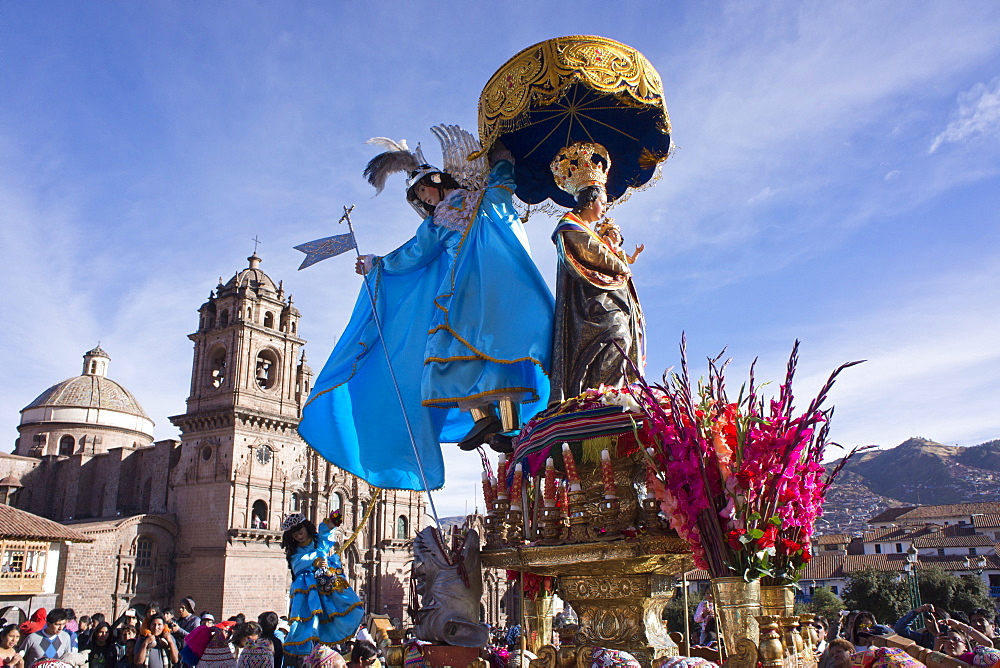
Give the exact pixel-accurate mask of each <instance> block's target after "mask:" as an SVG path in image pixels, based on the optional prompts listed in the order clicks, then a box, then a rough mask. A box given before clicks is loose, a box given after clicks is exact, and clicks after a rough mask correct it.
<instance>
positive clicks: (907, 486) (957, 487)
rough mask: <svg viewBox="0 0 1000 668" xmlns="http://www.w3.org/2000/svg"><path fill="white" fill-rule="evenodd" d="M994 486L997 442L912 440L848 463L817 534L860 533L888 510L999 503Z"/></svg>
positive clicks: (998, 471)
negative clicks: (960, 443)
mask: <svg viewBox="0 0 1000 668" xmlns="http://www.w3.org/2000/svg"><path fill="white" fill-rule="evenodd" d="M839 461H840V460H836V461H833V462H829V463H828V464H827V465H826V466H827V468H828V470H829V469H833V467H835V466H836V465H837V464H838V463H839ZM998 483H1000V440H992V441H986V442H985V443H980V444H979V445H972V446H962V445H944V444H943V443H938V442H936V441H932V440H930V439H927V438H924V437H920V436H915V437H912V438H908V439H906V440H905V441H903V442H902V443H900V444H899V445H897V446H895V447H892V448H885V449H877V450H869V451H867V452H863V453H860V454H858V455H857V456H856V457H854V458H853V459H852V460H851V461H850V462H848V463H847V465H846V466H845V467H844V469H843V471H842V472H841V474H840V476H839V477H838V478H837V481H836V482H835V483H834V484H833V485H832V486H831V487H830V492H829V493H828V495H827V500H826V503H825V504H824V508H823V516H822V517H821V518H820V520H819V523H818V526H817V528H816V533H817V534H833V533H859V532H860V531H863V530H864V529H866V528H868V527H867V520H868V518H870V517H872V516H874V515H876V514H877V513H879V512H881V511H883V510H885V509H886V508H890V507H898V506H931V505H943V504H949V503H969V502H978V501H1000V484H998Z"/></svg>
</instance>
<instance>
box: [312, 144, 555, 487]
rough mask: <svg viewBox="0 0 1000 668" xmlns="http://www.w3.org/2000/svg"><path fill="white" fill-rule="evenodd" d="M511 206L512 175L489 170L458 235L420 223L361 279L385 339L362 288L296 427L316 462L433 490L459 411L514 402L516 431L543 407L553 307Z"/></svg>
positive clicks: (506, 166)
mask: <svg viewBox="0 0 1000 668" xmlns="http://www.w3.org/2000/svg"><path fill="white" fill-rule="evenodd" d="M462 192H463V193H465V191H462ZM460 196H461V195H460ZM480 196H481V198H482V199H481V200H478V198H479V197H480ZM512 196H513V168H512V166H511V164H510V163H509V162H500V163H499V164H498V165H497V166H496V167H495V168H494V169H493V172H492V173H491V174H490V180H489V184H488V186H487V188H486V190H485V192H480V193H475V192H472V193H465V195H464V197H466V198H477V200H478V201H473V200H470V201H467V202H459V204H461V205H467V206H473V207H476V213H475V215H474V216H473V218H472V222H471V224H470V225H468V227H466V228H465V229H459V230H453V229H448V228H447V227H443V226H441V225H436V224H435V223H434V222H433V218H432V217H428V218H426V219H424V221H423V223H421V225H420V227H419V228H418V229H417V233H416V235H415V236H414V237H413V238H412V239H410V240H409V241H408V242H406V243H405V244H404V245H403V246H401V247H400V248H398V249H397V250H395V251H393V252H392V253H390V254H389V255H386V256H385V257H384V258H381V259H380V260H379V261H378V262H377V263H376V265H375V268H374V269H373V271H371V272H369V274H368V275H367V276H366V277H365V280H366V282H367V284H368V287H369V288H370V290H371V293H372V295H374V299H375V304H376V309H377V313H378V318H379V321H380V323H381V326H382V331H383V334H384V337H385V338H384V340H383V339H381V338H380V337H379V336H378V330H377V328H376V324H375V322H374V318H373V314H372V307H371V302H370V301H369V296H368V292H367V291H366V290H365V289H364V288H362V290H361V294H360V295H359V296H358V300H357V302H356V304H355V306H354V312H353V313H352V315H351V319H350V322H349V323H348V325H347V329H346V330H345V331H344V333H343V335H342V336H341V338H340V340H339V341H338V342H337V345H336V347H335V348H334V350H333V352H332V353H331V354H330V358H329V360H328V361H327V363H326V366H324V367H323V371H322V372H321V373H320V375H319V377H318V378H317V380H316V385H315V387H314V388H313V390H312V396H311V398H310V399H309V402H308V403H307V404H306V407H305V409H304V410H303V416H302V422H301V423H300V424H299V434H301V436H302V438H304V439H305V440H306V442H307V443H309V445H311V446H312V447H313V448H314V449H315V450H316V451H317V452H319V454H321V455H322V456H323V457H325V458H326V459H327V460H329V461H330V462H332V463H334V464H336V465H337V466H339V467H340V468H342V469H345V470H346V471H349V472H350V473H353V474H354V475H356V476H358V477H359V478H362V479H364V480H366V481H367V482H369V483H370V484H372V485H374V486H376V487H382V488H387V489H412V490H424V489H437V488H439V487H441V486H442V485H444V461H443V459H442V456H441V446H440V443H450V442H456V441H458V440H461V439H462V438H463V437H464V436H465V435H466V433H467V432H468V431H469V430H470V429H471V428H472V424H473V421H472V419H471V417H470V416H469V413H468V412H465V411H462V410H460V409H459V403H460V402H461V404H462V405H463V406H467V405H468V404H474V403H475V402H476V399H477V397H478V396H483V395H489V394H495V393H498V392H500V393H509V394H512V395H515V396H520V397H522V400H523V403H522V404H521V411H522V419H523V420H524V421H527V420H528V419H530V418H531V417H532V416H533V415H534V414H535V413H537V412H538V411H539V410H541V409H543V408H544V407H545V405H546V403H547V401H548V395H549V380H548V370H549V367H550V360H551V348H552V323H553V312H554V306H555V305H554V301H553V298H552V293H551V292H550V291H549V288H548V286H547V285H546V284H545V281H544V280H543V279H542V276H541V274H540V273H539V271H538V268H537V267H536V266H535V263H534V261H532V259H531V255H530V253H529V251H528V242H527V237H526V236H525V233H524V228H523V226H522V224H521V221H520V220H519V218H518V217H517V212H516V210H515V209H514V208H513V203H512ZM386 350H388V353H389V357H390V358H391V360H392V372H393V373H394V374H395V379H396V382H397V383H398V386H399V393H400V395H401V398H402V404H403V407H404V408H405V411H406V416H407V417H408V418H409V425H410V429H411V430H412V435H413V440H414V442H415V443H416V449H417V452H418V453H419V455H420V464H422V466H423V473H424V476H421V475H420V467H419V466H418V463H417V457H416V455H415V453H414V449H413V447H412V446H411V443H410V437H409V433H408V430H407V425H406V422H405V421H404V418H403V411H402V410H401V408H400V399H399V398H397V395H396V390H395V388H394V386H393V381H392V376H391V374H390V370H389V366H388V364H387V363H386V354H385V352H386Z"/></svg>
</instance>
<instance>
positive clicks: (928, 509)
mask: <svg viewBox="0 0 1000 668" xmlns="http://www.w3.org/2000/svg"><path fill="white" fill-rule="evenodd" d="M868 524H869V526H870V527H871V528H870V529H868V530H867V531H864V532H862V535H861V536H860V537H853V536H851V535H850V534H833V535H826V536H816V537H814V538H813V545H812V554H813V557H812V560H811V561H810V562H809V564H808V566H806V569H805V573H804V574H803V576H802V578H801V580H800V581H799V584H800V586H801V587H802V597H803V598H804V599H806V600H808V599H809V598H811V596H812V593H813V592H814V591H815V590H816V589H817V588H818V587H828V588H830V589H831V590H832V591H833V593H835V594H838V595H840V594H842V593H843V591H844V588H845V587H846V586H847V583H848V580H849V579H850V576H851V573H854V572H857V571H861V570H864V569H866V568H872V569H875V570H877V571H885V572H891V573H898V574H900V575H903V574H904V573H906V572H907V571H908V570H912V569H914V568H915V569H916V570H917V572H918V573H919V572H920V570H922V569H926V568H933V567H937V568H941V569H943V570H944V571H945V572H948V573H952V574H953V575H963V576H973V577H979V578H981V579H982V580H983V582H984V583H985V584H986V585H987V586H988V587H989V589H990V595H991V596H992V597H994V598H997V599H1000V555H998V554H997V549H996V548H997V543H998V542H1000V502H987V503H958V504H949V505H942V506H903V507H897V508H887V509H886V510H884V511H882V512H880V513H879V514H878V515H876V516H874V517H872V518H871V519H870V520H868ZM687 579H688V582H690V583H691V584H692V586H693V588H694V589H696V590H699V589H704V588H707V586H708V573H707V572H705V571H702V570H696V571H691V572H690V573H688V575H687Z"/></svg>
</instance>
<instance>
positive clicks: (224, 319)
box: [219, 309, 229, 327]
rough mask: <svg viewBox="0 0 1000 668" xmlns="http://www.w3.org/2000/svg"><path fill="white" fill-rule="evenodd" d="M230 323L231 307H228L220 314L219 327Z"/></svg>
mask: <svg viewBox="0 0 1000 668" xmlns="http://www.w3.org/2000/svg"><path fill="white" fill-rule="evenodd" d="M228 324H229V309H226V310H224V311H223V312H222V315H221V316H219V327H225V326H226V325H228Z"/></svg>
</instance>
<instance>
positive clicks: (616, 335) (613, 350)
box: [549, 213, 646, 405]
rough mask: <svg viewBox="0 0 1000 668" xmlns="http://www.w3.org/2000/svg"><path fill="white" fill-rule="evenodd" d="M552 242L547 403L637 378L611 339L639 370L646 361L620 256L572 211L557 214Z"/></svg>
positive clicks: (638, 310)
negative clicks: (554, 258)
mask: <svg viewBox="0 0 1000 668" xmlns="http://www.w3.org/2000/svg"><path fill="white" fill-rule="evenodd" d="M552 241H553V242H554V243H555V244H556V249H557V252H558V259H559V268H558V274H557V277H556V318H555V333H554V340H553V345H552V367H553V370H552V393H551V396H550V399H549V404H550V405H551V404H554V403H559V402H562V401H565V400H566V399H571V398H573V397H575V396H577V395H579V394H581V393H582V392H583V391H584V390H586V389H588V388H595V387H598V386H599V385H601V384H604V385H610V386H613V387H621V386H623V385H625V384H627V383H630V382H632V381H634V380H636V373H635V371H634V370H633V367H632V364H630V363H628V361H627V360H626V359H625V357H624V356H623V355H622V354H621V352H620V351H619V350H618V348H617V347H616V346H615V345H614V343H613V342H615V341H617V342H618V344H619V345H620V346H621V347H622V349H623V350H625V351H626V353H627V356H628V359H630V360H631V361H632V362H634V363H635V367H636V368H638V369H639V371H640V373H641V372H642V370H643V368H644V365H645V360H646V354H645V332H644V329H645V324H644V320H643V316H642V308H641V307H640V305H639V298H638V296H637V295H636V292H635V286H634V285H633V283H632V272H631V271H630V270H629V266H628V261H627V260H626V259H625V257H624V254H623V253H622V252H621V251H620V250H619V251H616V250H615V249H614V248H612V247H611V246H610V245H609V244H608V243H607V242H606V241H605V240H604V239H603V238H602V237H600V236H598V235H597V234H596V233H595V232H594V231H593V230H591V229H590V226H589V225H588V224H587V223H585V222H584V221H583V220H581V219H580V218H579V217H578V216H576V215H575V214H573V213H567V214H566V215H565V216H563V217H562V219H561V220H560V221H559V224H558V225H557V226H556V229H555V232H554V233H553V235H552Z"/></svg>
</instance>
